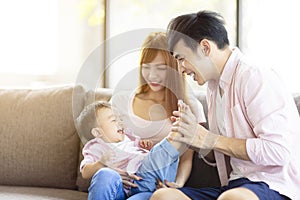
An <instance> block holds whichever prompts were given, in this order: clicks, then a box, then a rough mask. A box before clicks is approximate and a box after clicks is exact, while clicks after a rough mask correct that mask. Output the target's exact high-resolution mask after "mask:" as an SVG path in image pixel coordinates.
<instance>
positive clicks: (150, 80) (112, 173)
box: [89, 32, 206, 199]
mask: <svg viewBox="0 0 300 200" xmlns="http://www.w3.org/2000/svg"><path fill="white" fill-rule="evenodd" d="M139 72H140V84H139V87H138V89H137V90H136V91H133V92H129V93H128V92H117V93H115V94H114V95H113V98H112V100H111V103H112V105H113V106H114V107H116V108H117V110H118V112H119V113H120V114H121V118H122V120H123V121H124V123H125V126H126V127H128V128H130V129H131V130H132V131H133V132H134V133H135V134H136V135H137V136H139V137H141V139H149V140H152V141H153V143H154V144H156V143H158V142H160V141H161V140H162V139H163V138H165V137H166V136H167V135H168V134H169V133H170V130H171V126H172V121H171V116H172V112H173V111H174V110H177V102H178V100H179V99H183V100H184V101H185V102H187V103H188V104H189V105H190V107H191V109H192V111H193V113H194V115H195V116H196V119H197V122H198V123H205V121H206V120H205V116H204V112H203V107H202V105H201V104H200V102H199V101H198V100H197V99H195V98H192V97H190V96H189V97H187V95H186V91H185V77H184V76H183V75H182V74H179V73H178V68H177V61H176V60H175V59H174V58H173V57H172V55H171V54H170V53H169V52H168V51H167V42H166V35H165V33H162V32H155V33H151V34H150V35H149V36H148V37H147V38H146V39H145V41H144V43H143V45H142V49H141V56H140V68H139ZM192 158H193V151H192V150H190V149H188V150H186V151H185V152H184V154H183V155H182V156H181V159H180V163H179V167H178V173H177V179H176V183H170V182H166V183H165V184H166V185H168V186H169V187H176V188H177V187H182V186H183V185H184V183H185V182H186V181H187V179H188V177H189V173H188V174H186V173H181V172H182V171H183V170H181V169H183V168H184V169H189V170H185V171H189V172H190V171H191V167H192V166H191V165H190V164H186V163H191V162H184V161H186V160H190V161H191V160H192ZM182 163H183V164H182ZM120 175H121V177H122V179H121V177H120ZM139 178H141V177H136V176H134V175H131V176H129V175H128V174H126V173H125V172H120V171H119V174H118V173H117V172H116V170H111V169H106V170H99V171H98V172H97V173H96V174H95V175H94V177H93V179H92V181H91V186H90V188H89V197H91V198H92V197H93V199H97V198H96V197H95V196H97V195H96V194H97V190H99V188H101V189H103V190H106V191H107V194H108V196H107V198H112V197H113V198H114V199H123V198H125V196H124V194H123V193H122V192H121V193H122V194H121V196H118V195H117V194H116V191H118V190H119V188H120V187H121V186H122V183H123V184H124V186H125V188H126V187H127V188H128V187H136V185H135V184H133V183H132V181H131V180H132V179H135V180H138V179H139ZM102 194H103V191H102ZM109 195H110V196H109ZM111 195H115V196H111ZM150 196H151V193H139V194H136V195H134V196H132V197H130V198H129V199H142V198H143V199H149V198H150ZM98 198H101V199H103V198H104V197H103V196H102V197H98Z"/></svg>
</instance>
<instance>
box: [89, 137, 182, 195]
mask: <svg viewBox="0 0 300 200" xmlns="http://www.w3.org/2000/svg"><path fill="white" fill-rule="evenodd" d="M178 158H179V152H178V151H177V150H176V149H175V148H174V147H173V146H172V145H171V144H170V143H169V142H168V141H167V140H165V139H164V140H162V141H161V142H160V143H158V144H157V145H155V146H154V147H153V148H152V149H151V151H150V152H149V153H148V155H147V156H146V157H145V158H144V160H143V161H142V163H141V166H140V167H139V169H138V171H137V172H136V175H137V176H140V177H142V180H140V181H134V183H135V184H137V185H138V187H136V188H134V187H133V188H131V191H130V192H129V196H130V198H129V199H130V200H137V199H142V200H147V199H150V197H151V194H152V192H154V191H155V189H156V185H155V183H156V178H160V179H161V180H162V181H163V180H168V181H170V182H174V181H175V178H176V172H177V168H178V162H179V159H178ZM126 197H127V195H126V193H125V191H124V188H123V184H122V179H121V176H120V175H119V174H118V173H117V172H116V171H114V170H112V169H109V168H102V169H100V170H99V171H98V172H96V173H95V174H94V176H93V178H92V181H91V184H90V187H89V198H88V199H89V200H98V199H101V200H124V199H126Z"/></svg>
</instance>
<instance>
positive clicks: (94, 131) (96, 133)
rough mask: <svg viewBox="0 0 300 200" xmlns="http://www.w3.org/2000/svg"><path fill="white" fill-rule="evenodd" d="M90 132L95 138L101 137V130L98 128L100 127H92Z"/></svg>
mask: <svg viewBox="0 0 300 200" xmlns="http://www.w3.org/2000/svg"><path fill="white" fill-rule="evenodd" d="M91 133H92V135H93V136H94V137H95V138H101V137H102V132H101V130H100V128H93V129H92V130H91Z"/></svg>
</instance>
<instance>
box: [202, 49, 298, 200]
mask: <svg viewBox="0 0 300 200" xmlns="http://www.w3.org/2000/svg"><path fill="white" fill-rule="evenodd" d="M219 85H220V87H221V88H222V89H223V90H224V94H223V97H224V98H225V113H224V122H225V129H226V133H224V134H225V136H227V137H233V138H241V139H247V142H246V149H247V153H248V156H249V158H250V160H251V161H245V160H240V159H237V158H233V157H232V158H231V159H230V164H231V166H234V167H233V168H234V169H235V170H237V171H238V174H240V175H242V176H243V177H246V178H248V179H250V180H251V181H264V182H265V183H267V184H268V185H269V186H270V188H271V189H273V190H276V191H278V192H279V193H281V194H283V195H286V196H288V197H290V198H291V199H293V200H300V161H299V159H300V158H297V157H296V155H297V154H298V153H299V152H300V145H299V144H298V143H299V142H300V118H299V114H298V112H297V108H296V106H295V103H294V100H293V98H292V96H291V94H290V93H289V91H288V90H287V89H286V88H285V87H284V85H283V83H282V81H281V80H280V79H279V78H278V76H277V75H276V73H274V72H273V71H271V70H268V69H263V68H258V67H256V66H254V65H251V64H249V63H248V61H246V60H245V59H244V58H243V56H242V53H241V52H240V50H239V49H238V48H235V49H233V52H232V54H231V56H230V58H229V59H228V61H227V63H226V65H225V67H224V70H223V72H222V75H221V77H220V81H219V83H217V82H215V81H210V82H209V85H208V93H207V94H208V95H207V100H208V120H209V124H210V129H211V131H212V132H214V133H219V131H218V128H217V121H216V117H215V116H216V114H215V110H216V92H217V87H218V86H219ZM220 154H221V153H219V152H215V155H216V160H217V165H218V170H219V174H220V180H221V182H222V183H223V184H224V183H226V182H224V178H225V177H226V176H224V173H223V172H224V171H222V170H223V168H222V166H223V165H222V164H224V160H222V159H221V157H220ZM297 159H298V160H297ZM232 175H233V174H231V176H232ZM226 178H227V177H226ZM231 178H233V177H231Z"/></svg>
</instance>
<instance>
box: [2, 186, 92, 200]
mask: <svg viewBox="0 0 300 200" xmlns="http://www.w3.org/2000/svg"><path fill="white" fill-rule="evenodd" d="M87 196H88V195H87V193H84V192H78V191H74V190H66V189H53V188H38V187H16V186H0V200H7V199H10V200H20V199H22V200H83V199H84V200H86V199H87Z"/></svg>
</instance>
